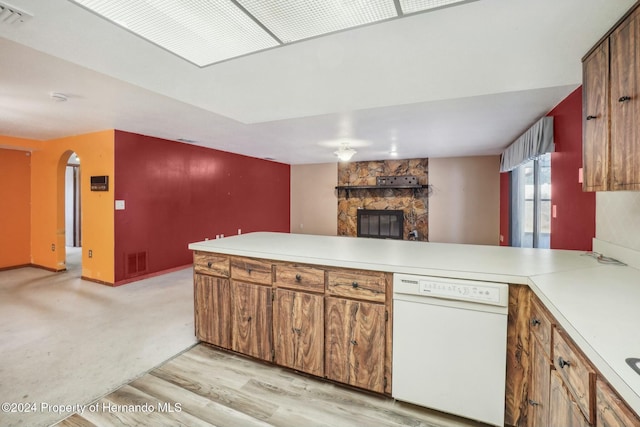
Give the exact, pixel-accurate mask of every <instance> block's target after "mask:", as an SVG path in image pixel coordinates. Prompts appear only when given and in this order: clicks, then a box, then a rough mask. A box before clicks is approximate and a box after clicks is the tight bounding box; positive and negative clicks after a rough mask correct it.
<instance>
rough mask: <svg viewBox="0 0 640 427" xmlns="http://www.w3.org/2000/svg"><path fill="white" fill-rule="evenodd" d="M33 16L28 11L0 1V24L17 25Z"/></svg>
mask: <svg viewBox="0 0 640 427" xmlns="http://www.w3.org/2000/svg"><path fill="white" fill-rule="evenodd" d="M31 18H33V15H31V14H30V13H28V12H25V11H24V10H20V9H18V8H17V7H15V6H11V5H10V4H7V3H2V2H0V24H1V25H19V24H22V23H23V22H25V21H27V20H29V19H31Z"/></svg>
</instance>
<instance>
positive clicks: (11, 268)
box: [0, 264, 32, 271]
mask: <svg viewBox="0 0 640 427" xmlns="http://www.w3.org/2000/svg"><path fill="white" fill-rule="evenodd" d="M31 266H32V265H31V264H20V265H12V266H9V267H0V271H6V270H16V269H18V268H25V267H31Z"/></svg>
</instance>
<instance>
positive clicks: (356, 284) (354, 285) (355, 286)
mask: <svg viewBox="0 0 640 427" xmlns="http://www.w3.org/2000/svg"><path fill="white" fill-rule="evenodd" d="M351 286H352V287H354V288H357V287H358V286H359V285H358V282H353V283H352V284H351Z"/></svg>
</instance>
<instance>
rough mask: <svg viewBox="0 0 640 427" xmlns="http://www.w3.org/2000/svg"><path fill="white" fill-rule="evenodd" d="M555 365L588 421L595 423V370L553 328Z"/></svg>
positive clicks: (562, 335) (558, 331)
mask: <svg viewBox="0 0 640 427" xmlns="http://www.w3.org/2000/svg"><path fill="white" fill-rule="evenodd" d="M553 365H554V366H555V368H556V370H557V372H558V374H559V375H560V376H561V377H562V379H563V381H564V384H565V386H566V387H567V388H568V389H569V391H570V392H571V394H572V396H573V398H574V399H575V401H576V403H577V404H578V406H579V407H580V410H581V411H582V413H583V414H584V416H585V418H586V419H587V421H589V423H593V422H594V421H595V417H594V415H595V414H594V412H595V380H596V373H595V370H594V369H593V367H592V366H591V364H590V363H589V361H588V360H587V359H586V358H585V357H584V356H583V355H582V354H581V353H580V352H579V351H578V350H577V349H576V348H575V347H574V345H573V343H571V342H570V341H569V339H568V338H567V337H566V336H565V335H564V334H563V333H562V332H561V331H560V330H558V329H554V330H553Z"/></svg>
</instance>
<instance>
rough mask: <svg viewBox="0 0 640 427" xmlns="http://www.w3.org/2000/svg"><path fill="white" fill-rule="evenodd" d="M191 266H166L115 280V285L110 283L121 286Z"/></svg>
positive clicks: (190, 265)
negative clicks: (158, 269) (164, 268)
mask: <svg viewBox="0 0 640 427" xmlns="http://www.w3.org/2000/svg"><path fill="white" fill-rule="evenodd" d="M192 266H193V264H185V265H181V266H179V267H173V268H168V269H166V270H160V271H156V272H153V273H148V274H141V275H140V276H136V277H130V278H128V279H122V280H118V281H116V283H115V285H112V286H122V285H126V284H128V283H132V282H137V281H138V280H144V279H150V278H152V277H156V276H161V275H163V274H168V273H173V272H174V271H178V270H184V269H185V268H191V267H192Z"/></svg>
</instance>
